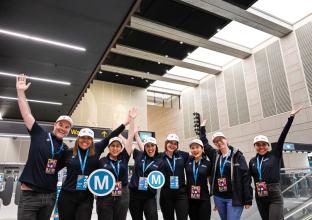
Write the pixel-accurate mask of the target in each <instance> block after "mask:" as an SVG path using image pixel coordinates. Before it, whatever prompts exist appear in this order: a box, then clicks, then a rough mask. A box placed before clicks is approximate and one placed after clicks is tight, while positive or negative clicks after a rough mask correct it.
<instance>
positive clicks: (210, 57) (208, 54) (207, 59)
mask: <svg viewBox="0 0 312 220" xmlns="http://www.w3.org/2000/svg"><path fill="white" fill-rule="evenodd" d="M234 59H236V58H235V57H233V56H229V55H226V54H223V53H219V52H216V51H213V50H208V49H206V48H202V47H198V48H197V49H196V50H194V51H193V52H192V53H191V54H190V55H189V56H187V58H186V59H184V61H186V62H190V63H194V61H195V62H196V61H198V62H202V63H208V64H213V65H217V66H224V65H226V64H227V63H229V62H231V61H232V60H234ZM201 65H203V64H201Z"/></svg>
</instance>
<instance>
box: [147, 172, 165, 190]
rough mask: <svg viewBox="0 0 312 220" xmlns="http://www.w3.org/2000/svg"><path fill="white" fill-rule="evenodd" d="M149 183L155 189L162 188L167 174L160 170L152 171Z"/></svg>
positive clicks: (148, 179)
mask: <svg viewBox="0 0 312 220" xmlns="http://www.w3.org/2000/svg"><path fill="white" fill-rule="evenodd" d="M147 183H148V185H149V186H150V187H151V188H153V189H160V188H161V187H162V186H163V185H164V184H165V176H164V174H162V172H160V171H157V170H155V171H152V172H150V174H149V175H148V176H147Z"/></svg>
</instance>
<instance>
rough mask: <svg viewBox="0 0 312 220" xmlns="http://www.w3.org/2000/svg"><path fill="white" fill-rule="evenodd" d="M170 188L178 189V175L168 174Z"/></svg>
mask: <svg viewBox="0 0 312 220" xmlns="http://www.w3.org/2000/svg"><path fill="white" fill-rule="evenodd" d="M170 189H179V177H178V176H170Z"/></svg>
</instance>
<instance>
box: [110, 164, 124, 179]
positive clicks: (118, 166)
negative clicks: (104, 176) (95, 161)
mask: <svg viewBox="0 0 312 220" xmlns="http://www.w3.org/2000/svg"><path fill="white" fill-rule="evenodd" d="M120 162H121V160H118V161H117V169H116V167H115V165H114V163H113V162H112V161H110V165H111V166H112V168H113V170H114V173H115V174H116V177H117V179H118V176H119V172H120Z"/></svg>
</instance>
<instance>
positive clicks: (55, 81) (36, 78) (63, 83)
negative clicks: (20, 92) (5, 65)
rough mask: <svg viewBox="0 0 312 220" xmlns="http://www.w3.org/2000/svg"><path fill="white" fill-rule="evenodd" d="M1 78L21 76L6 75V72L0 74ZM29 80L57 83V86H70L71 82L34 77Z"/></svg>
mask: <svg viewBox="0 0 312 220" xmlns="http://www.w3.org/2000/svg"><path fill="white" fill-rule="evenodd" d="M0 75H1V76H9V77H16V76H18V75H19V74H16V73H5V72H0ZM27 79H32V80H36V81H42V82H49V83H55V84H62V85H68V86H69V85H70V84H71V83H70V82H65V81H59V80H53V79H45V78H39V77H33V76H27Z"/></svg>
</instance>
